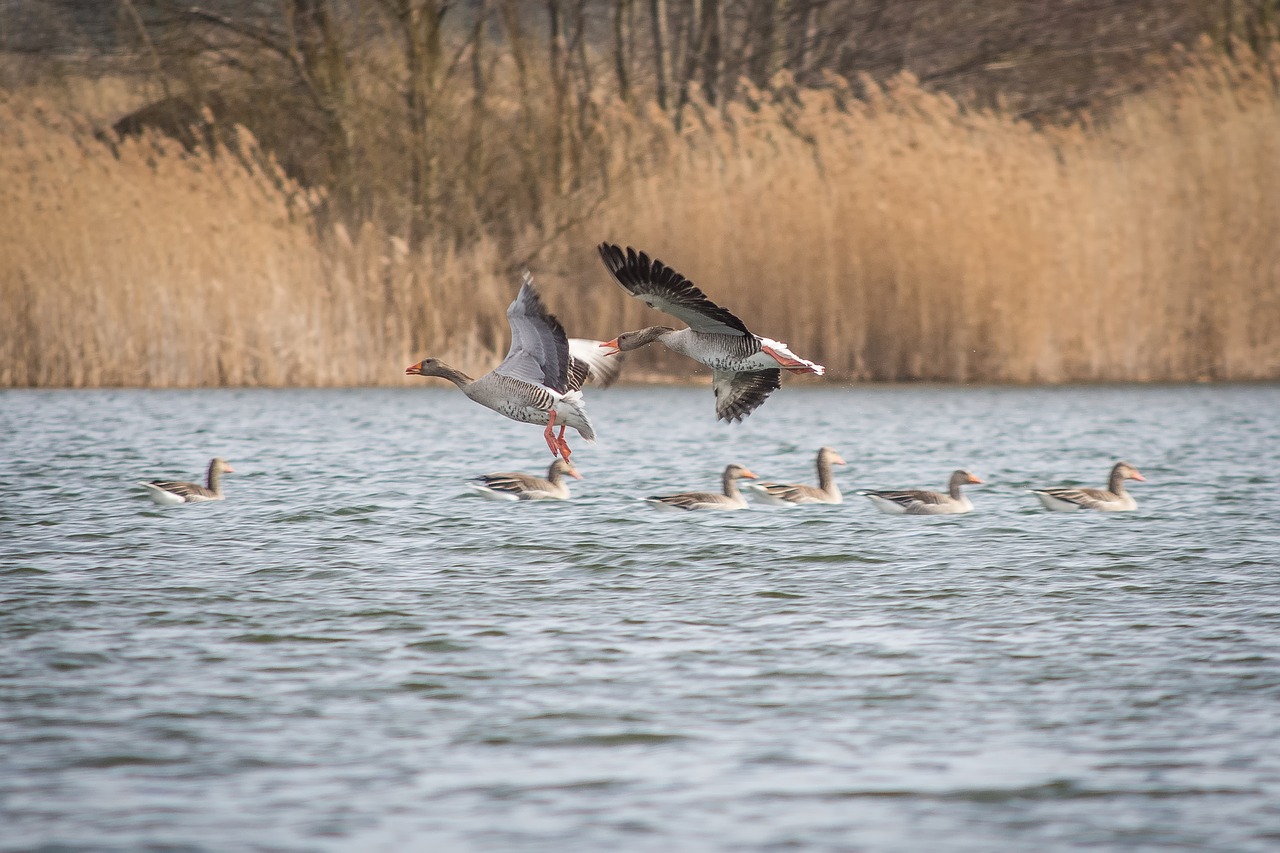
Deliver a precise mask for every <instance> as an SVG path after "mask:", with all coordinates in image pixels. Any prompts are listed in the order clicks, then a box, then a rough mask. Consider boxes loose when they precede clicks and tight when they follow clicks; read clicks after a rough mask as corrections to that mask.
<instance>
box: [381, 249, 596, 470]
mask: <svg viewBox="0 0 1280 853" xmlns="http://www.w3.org/2000/svg"><path fill="white" fill-rule="evenodd" d="M507 322H508V323H509V325H510V326H511V349H510V350H508V351H507V357H506V358H504V359H503V360H502V363H501V364H499V365H498V366H497V367H495V368H494V369H493V370H491V371H489V372H488V373H486V374H485V375H483V376H481V377H480V378H478V379H472V378H471V377H470V376H468V375H466V374H465V373H463V372H462V371H460V370H458V369H456V368H454V367H451V366H449V365H447V364H445V363H444V362H442V361H440V360H439V359H437V358H427V359H424V360H422V361H420V362H418V363H417V364H415V365H412V366H411V367H409V368H407V369H406V370H405V373H406V374H408V375H413V376H439V377H441V378H444V379H448V380H449V381H450V382H452V383H453V384H454V385H456V386H457V387H458V388H459V389H460V390H461V391H462V393H463V394H466V395H467V397H469V398H470V399H472V400H474V401H475V402H477V403H479V404H480V405H482V406H484V407H486V408H489V409H492V410H493V411H495V412H497V413H498V414H501V415H505V416H506V417H508V418H511V419H512V420H514V421H520V422H521V423H527V424H537V425H539V426H545V427H546V429H545V430H543V438H544V439H546V442H547V447H549V448H550V449H551V453H552V455H554V456H562V457H563V458H565V459H568V458H569V456H570V453H571V451H570V449H569V444H568V442H566V441H565V440H564V433H565V428H566V427H573V428H574V429H576V430H577V431H578V434H579V435H581V436H582V437H583V438H584V439H586V440H587V441H589V442H590V441H595V437H596V434H595V429H594V428H593V427H592V426H591V420H590V418H588V417H587V409H586V406H585V404H584V403H583V399H582V390H581V389H582V385H583V383H584V382H585V381H586V380H587V377H588V376H589V375H590V365H588V364H586V363H584V362H581V361H578V360H577V359H575V358H573V357H572V356H571V355H570V354H569V339H568V337H567V336H566V335H565V333H564V327H563V326H561V325H560V321H559V320H557V319H556V318H555V317H554V316H553V315H552V314H550V313H548V312H547V309H546V307H545V306H544V305H543V304H542V299H541V298H540V297H539V296H538V292H537V290H535V289H534V286H533V278H532V276H530V275H529V273H527V272H526V273H525V274H524V281H523V283H522V284H521V286H520V292H519V293H518V294H517V295H516V298H515V300H514V301H512V303H511V305H510V307H509V308H507ZM557 425H559V427H560V435H559V436H558V437H557V436H555V435H554V434H553V433H552V430H553V428H554V427H555V426H557Z"/></svg>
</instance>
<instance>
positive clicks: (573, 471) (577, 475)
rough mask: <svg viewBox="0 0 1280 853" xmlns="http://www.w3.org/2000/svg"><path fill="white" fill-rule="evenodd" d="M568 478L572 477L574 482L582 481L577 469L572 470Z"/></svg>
mask: <svg viewBox="0 0 1280 853" xmlns="http://www.w3.org/2000/svg"><path fill="white" fill-rule="evenodd" d="M569 476H570V477H572V478H573V479H575V480H581V479H582V475H581V474H579V473H578V471H577V469H574V470H572V471H570V472H569Z"/></svg>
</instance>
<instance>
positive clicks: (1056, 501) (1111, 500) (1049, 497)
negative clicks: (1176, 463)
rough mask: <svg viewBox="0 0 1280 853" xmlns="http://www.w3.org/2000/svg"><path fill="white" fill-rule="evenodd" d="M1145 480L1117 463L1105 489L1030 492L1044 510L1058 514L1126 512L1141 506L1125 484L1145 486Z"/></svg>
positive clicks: (1131, 469) (1067, 487)
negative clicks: (1077, 511)
mask: <svg viewBox="0 0 1280 853" xmlns="http://www.w3.org/2000/svg"><path fill="white" fill-rule="evenodd" d="M1146 479H1147V478H1146V477H1144V476H1142V475H1141V474H1139V473H1138V469H1137V468H1134V467H1133V466H1132V465H1130V464H1129V463H1128V462H1117V463H1116V464H1115V466H1114V467H1113V468H1112V469H1111V478H1110V480H1109V481H1108V483H1107V488H1105V489H1085V488H1072V487H1070V486H1065V487H1055V488H1051V489H1031V494H1033V495H1035V496H1036V497H1037V498H1039V499H1040V503H1042V504H1044V506H1045V509H1049V510H1053V511H1055V512H1070V511H1072V510H1077V509H1096V510H1100V511H1102V512H1125V511H1127V510H1131V509H1137V507H1138V502H1137V501H1135V500H1134V499H1133V495H1131V494H1129V493H1128V492H1127V491H1125V488H1124V481H1125V480H1137V481H1139V482H1146Z"/></svg>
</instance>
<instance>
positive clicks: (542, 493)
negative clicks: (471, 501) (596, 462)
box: [469, 458, 582, 501]
mask: <svg viewBox="0 0 1280 853" xmlns="http://www.w3.org/2000/svg"><path fill="white" fill-rule="evenodd" d="M566 476H568V477H572V478H573V479H575V480H581V479H582V475H581V474H579V473H578V469H577V468H574V467H573V463H572V462H570V461H568V460H567V459H561V458H557V459H556V460H555V461H554V462H552V463H551V467H550V468H548V469H547V478H546V479H545V480H544V479H542V478H541V477H535V476H533V475H531V474H518V473H514V472H503V473H500V474H482V475H481V476H479V477H476V478H475V479H473V480H472V481H471V483H470V484H469V485H470V486H471V488H473V489H475V490H476V491H477V492H479V493H480V494H482V495H484V496H485V497H486V498H489V499H490V500H495V501H564V500H568V499H569V484H568V483H566V482H565V480H564V478H565V477H566Z"/></svg>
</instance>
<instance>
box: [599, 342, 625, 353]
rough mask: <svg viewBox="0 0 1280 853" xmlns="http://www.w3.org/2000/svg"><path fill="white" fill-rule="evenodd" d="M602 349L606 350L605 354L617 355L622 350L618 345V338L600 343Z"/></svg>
mask: <svg viewBox="0 0 1280 853" xmlns="http://www.w3.org/2000/svg"><path fill="white" fill-rule="evenodd" d="M600 349H602V350H604V351H605V353H604V354H605V355H617V354H618V353H620V352H622V348H621V347H619V346H618V339H617V338H614V339H613V340H611V341H605V342H604V343H602V344H601V345H600Z"/></svg>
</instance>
